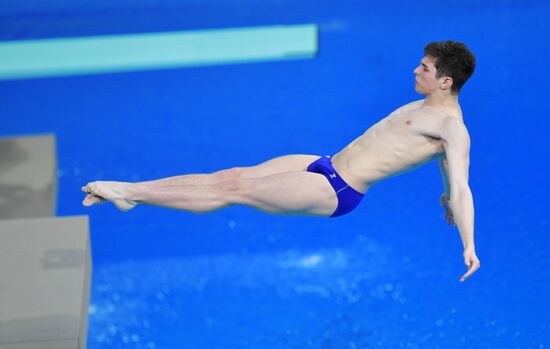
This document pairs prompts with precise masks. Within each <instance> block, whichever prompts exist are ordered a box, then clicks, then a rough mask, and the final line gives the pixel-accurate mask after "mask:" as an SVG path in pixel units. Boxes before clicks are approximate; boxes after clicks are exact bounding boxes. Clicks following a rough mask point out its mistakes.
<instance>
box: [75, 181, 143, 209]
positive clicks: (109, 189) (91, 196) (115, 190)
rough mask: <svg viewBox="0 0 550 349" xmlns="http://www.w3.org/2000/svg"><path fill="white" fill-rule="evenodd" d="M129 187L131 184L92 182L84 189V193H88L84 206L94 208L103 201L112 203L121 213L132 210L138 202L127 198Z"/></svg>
mask: <svg viewBox="0 0 550 349" xmlns="http://www.w3.org/2000/svg"><path fill="white" fill-rule="evenodd" d="M129 185H131V184H130V183H125V182H103V181H96V182H90V183H88V184H87V185H86V186H84V187H82V191H84V192H86V193H88V195H86V198H85V199H84V201H83V202H82V204H83V205H84V206H92V205H93V204H96V203H100V202H103V201H111V202H112V203H113V204H114V205H115V206H116V207H117V208H118V209H119V210H121V211H128V210H131V209H132V208H134V207H135V206H136V205H137V202H135V201H132V200H129V199H127V198H126V197H127V191H128V186H129Z"/></svg>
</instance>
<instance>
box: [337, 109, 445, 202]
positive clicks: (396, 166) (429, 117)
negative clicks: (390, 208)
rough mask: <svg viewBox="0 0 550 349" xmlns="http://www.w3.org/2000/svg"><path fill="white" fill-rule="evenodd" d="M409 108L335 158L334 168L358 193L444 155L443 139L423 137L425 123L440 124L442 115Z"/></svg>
mask: <svg viewBox="0 0 550 349" xmlns="http://www.w3.org/2000/svg"><path fill="white" fill-rule="evenodd" d="M413 103H414V102H413ZM410 105H411V104H409V105H407V106H405V107H402V108H400V109H398V110H396V111H395V112H393V113H392V114H390V115H389V116H387V117H386V118H384V119H382V120H380V121H379V122H378V123H376V124H375V125H373V126H372V127H371V128H369V129H368V130H367V131H366V132H365V133H363V134H362V135H361V136H359V137H358V138H356V139H355V140H354V141H353V142H351V143H350V144H349V145H348V146H346V147H345V148H344V149H342V150H341V151H340V152H338V153H337V154H335V155H334V156H333V157H332V164H333V166H334V169H335V170H336V171H337V172H338V173H339V174H340V176H341V177H342V179H343V180H344V181H346V182H347V183H348V184H349V185H350V186H351V187H352V188H354V189H355V190H357V191H358V192H360V193H363V194H364V193H366V192H367V191H368V190H369V189H370V187H372V186H373V185H374V184H375V183H377V182H379V181H381V180H383V179H385V178H388V177H393V176H396V175H399V174H401V173H404V172H408V171H410V170H413V169H415V168H417V167H419V166H421V165H423V164H425V163H427V162H429V161H432V160H434V159H437V158H440V157H441V156H443V155H444V148H443V144H442V141H441V140H440V139H438V138H433V137H429V136H426V135H423V134H422V124H423V123H425V122H441V121H442V116H441V115H434V114H430V113H427V112H425V111H422V110H420V108H414V109H412V110H411V108H410ZM407 107H409V109H407Z"/></svg>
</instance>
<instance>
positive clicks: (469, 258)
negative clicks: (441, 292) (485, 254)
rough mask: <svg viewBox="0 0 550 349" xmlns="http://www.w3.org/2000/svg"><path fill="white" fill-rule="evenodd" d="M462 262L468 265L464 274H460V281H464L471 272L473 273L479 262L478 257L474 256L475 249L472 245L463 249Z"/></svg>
mask: <svg viewBox="0 0 550 349" xmlns="http://www.w3.org/2000/svg"><path fill="white" fill-rule="evenodd" d="M463 255H464V264H466V265H467V266H468V271H467V272H466V274H464V275H462V277H461V278H460V282H464V280H466V279H467V278H469V277H470V276H471V275H472V274H473V273H475V272H476V271H477V270H478V269H479V267H480V266H481V264H480V263H479V259H478V258H477V256H476V250H475V248H473V247H468V248H466V249H465V250H464V254H463Z"/></svg>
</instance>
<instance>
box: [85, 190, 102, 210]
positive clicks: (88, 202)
mask: <svg viewBox="0 0 550 349" xmlns="http://www.w3.org/2000/svg"><path fill="white" fill-rule="evenodd" d="M84 188H85V187H82V190H84ZM84 191H85V190H84ZM106 201H107V200H105V199H104V198H100V197H99V196H95V195H92V194H88V195H86V197H85V198H84V201H82V205H84V206H92V205H94V204H101V203H104V202H106Z"/></svg>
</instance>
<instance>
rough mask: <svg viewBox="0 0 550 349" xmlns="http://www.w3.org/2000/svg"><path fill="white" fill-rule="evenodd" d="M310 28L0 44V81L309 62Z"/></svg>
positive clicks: (313, 32) (314, 39)
mask: <svg viewBox="0 0 550 349" xmlns="http://www.w3.org/2000/svg"><path fill="white" fill-rule="evenodd" d="M317 32H318V30H317V26H316V25H314V24H300V25H277V26H261V27H243V28H226V29H207V30H193V31H179V32H162V33H144V34H125V35H105V36H87V37H71V38H53V39H40V40H19V41H5V42H0V80H12V79H29V78H41V77H55V76H68V75H81V74H101V73H113V72H125V71H137V70H152V69H165V68H181V67H195V66H204V65H219V64H233V63H252V62H261V61H273V60H288V59H304V58H312V57H314V56H315V55H316V54H317V50H318V35H317Z"/></svg>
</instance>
